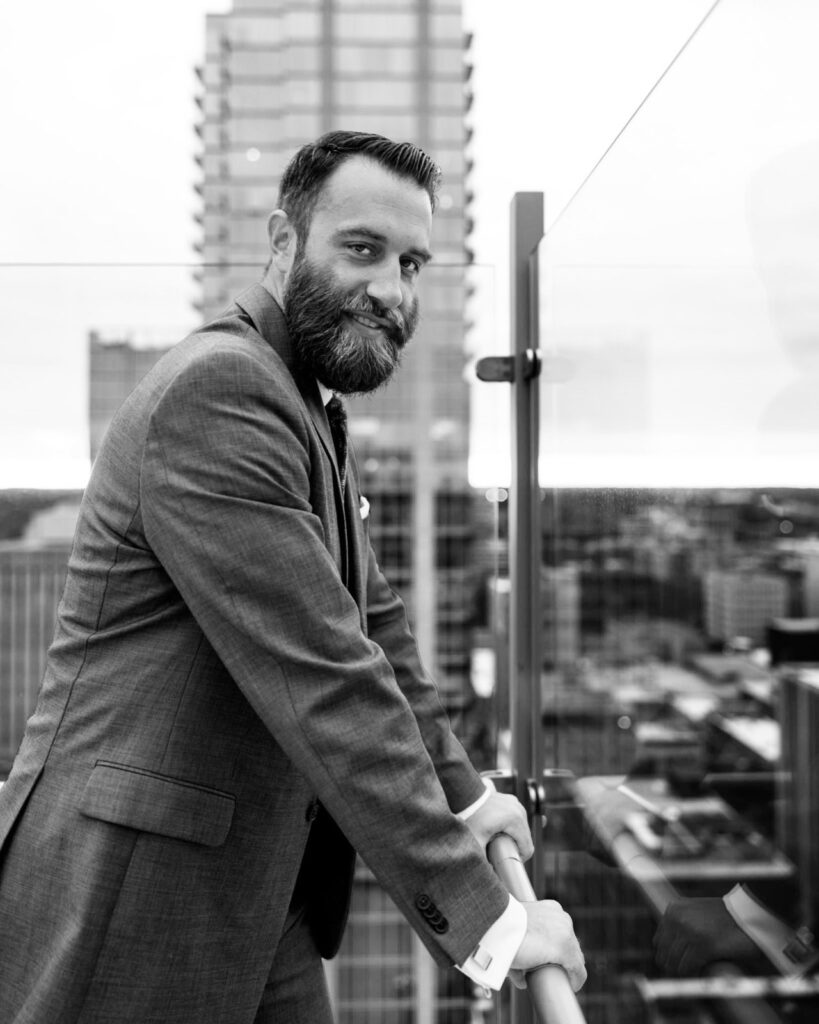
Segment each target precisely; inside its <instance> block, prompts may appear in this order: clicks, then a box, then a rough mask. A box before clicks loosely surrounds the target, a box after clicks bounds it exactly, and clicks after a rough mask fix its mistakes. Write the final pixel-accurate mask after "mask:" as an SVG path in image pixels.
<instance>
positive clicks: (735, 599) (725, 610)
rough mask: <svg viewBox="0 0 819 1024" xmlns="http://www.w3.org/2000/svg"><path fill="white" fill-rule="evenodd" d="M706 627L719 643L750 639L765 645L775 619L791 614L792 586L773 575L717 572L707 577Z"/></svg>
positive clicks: (705, 584)
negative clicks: (737, 638)
mask: <svg viewBox="0 0 819 1024" xmlns="http://www.w3.org/2000/svg"><path fill="white" fill-rule="evenodd" d="M704 596H705V602H704V603H705V625H706V631H707V633H708V636H709V637H711V638H712V639H715V640H731V639H733V638H735V637H746V638H747V639H749V640H751V641H752V642H753V643H754V644H757V645H763V644H764V643H765V640H766V635H767V633H766V631H767V627H768V625H769V624H770V622H771V620H772V619H781V618H785V617H786V616H787V613H788V584H787V582H786V581H785V580H784V579H783V578H782V577H781V576H776V575H774V574H772V573H766V572H762V571H756V570H745V569H725V570H723V569H714V570H712V571H711V572H708V573H706V574H705V578H704Z"/></svg>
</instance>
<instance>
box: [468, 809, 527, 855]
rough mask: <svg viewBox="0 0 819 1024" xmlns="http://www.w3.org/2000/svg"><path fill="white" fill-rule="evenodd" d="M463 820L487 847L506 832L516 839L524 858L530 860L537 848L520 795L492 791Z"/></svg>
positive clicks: (482, 845) (484, 848)
mask: <svg viewBox="0 0 819 1024" xmlns="http://www.w3.org/2000/svg"><path fill="white" fill-rule="evenodd" d="M464 824H465V825H468V826H469V828H470V829H471V830H472V834H473V835H474V836H475V838H476V839H477V840H478V842H479V843H480V844H481V849H482V850H484V851H485V850H486V847H487V845H488V843H489V840H490V839H492V838H493V837H494V836H496V835H499V834H500V833H501V832H505V833H506V835H508V836H511V838H512V839H514V841H515V845H516V846H517V848H518V852H519V853H520V856H521V859H522V860H528V859H529V858H530V857H531V856H532V854H533V853H534V852H535V847H534V844H533V843H532V833H531V832H530V830H529V821H528V819H527V817H526V811H525V810H524V809H523V804H522V803H521V802H520V801H519V800H518V799H517V797H514V796H508V795H507V794H506V793H492V794H491V795H490V797H489V799H488V800H487V801H486V803H484V804H483V805H482V806H481V807H479V808H478V810H477V811H475V813H474V814H472V815H470V816H469V817H468V818H467V819H466V821H465V822H464Z"/></svg>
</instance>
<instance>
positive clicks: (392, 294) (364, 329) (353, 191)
mask: <svg viewBox="0 0 819 1024" xmlns="http://www.w3.org/2000/svg"><path fill="white" fill-rule="evenodd" d="M431 223H432V210H431V206H430V201H429V197H428V195H427V193H426V192H425V191H424V189H422V188H421V187H420V186H418V185H416V184H415V183H414V182H413V181H412V180H410V179H406V178H401V177H398V176H396V175H394V174H392V173H391V172H390V171H388V170H386V169H385V168H383V167H381V166H380V165H379V164H378V163H376V162H375V161H373V160H370V159H369V158H366V157H358V156H356V157H351V158H350V159H348V160H346V161H345V162H344V163H343V164H341V166H340V167H339V168H337V170H336V171H334V172H333V174H332V175H331V176H330V178H329V179H328V181H327V184H326V185H325V187H324V190H323V192H322V194H321V196H320V197H319V200H318V203H317V204H316V207H315V210H314V211H313V216H312V219H311V222H310V227H309V230H308V233H307V238H306V239H300V240H299V246H298V249H297V251H296V254H295V257H294V260H293V264H292V266H291V268H290V271H289V273H288V274H287V276H286V278H285V287H284V312H285V317H286V319H287V324H288V328H289V331H290V336H291V341H292V343H293V350H294V353H295V356H296V361H297V363H298V364H299V368H300V369H301V370H302V371H303V372H306V373H309V374H311V375H313V376H314V377H316V378H317V379H318V380H320V381H321V383H322V384H324V385H325V387H328V388H330V389H331V390H333V391H337V392H339V393H341V394H361V393H365V392H368V391H373V390H374V389H375V388H377V387H379V386H380V385H382V384H385V383H386V382H387V381H388V380H389V379H390V377H391V376H392V374H393V372H394V371H395V369H396V367H397V366H398V363H399V361H400V357H401V352H402V350H403V348H404V346H405V345H406V343H407V342H408V341H409V339H410V337H411V336H412V333H413V331H414V330H415V326H416V323H417V320H418V299H417V294H416V291H417V282H418V274H419V272H420V270H421V268H422V267H423V266H424V264H425V263H426V262H427V260H428V259H429V258H430V253H429V237H430V230H431Z"/></svg>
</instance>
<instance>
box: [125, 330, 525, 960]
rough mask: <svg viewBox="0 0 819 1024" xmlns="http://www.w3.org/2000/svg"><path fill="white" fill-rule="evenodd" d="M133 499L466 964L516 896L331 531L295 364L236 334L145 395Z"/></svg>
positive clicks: (378, 868)
mask: <svg viewBox="0 0 819 1024" xmlns="http://www.w3.org/2000/svg"><path fill="white" fill-rule="evenodd" d="M140 497H141V512H142V518H143V523H144V527H145V532H146V537H147V539H148V542H149V543H150V544H151V547H152V548H153V550H154V552H155V554H156V555H157V557H158V558H159V559H160V561H161V562H162V564H163V566H164V568H165V570H166V571H167V572H168V574H169V576H170V577H171V579H172V580H173V582H174V584H175V586H176V587H177V589H178V590H179V592H180V594H181V595H182V597H183V599H184V600H185V602H186V603H187V605H188V607H189V608H190V610H191V612H192V614H193V615H194V616H195V617H196V619H197V621H198V622H199V624H200V626H201V628H202V630H203V632H204V633H205V635H206V636H207V638H208V640H209V642H210V643H211V644H212V646H213V647H214V649H215V650H216V652H217V654H218V655H219V657H220V658H221V660H222V661H223V663H224V664H225V666H226V668H227V669H228V671H229V672H230V674H231V676H232V678H233V679H234V681H235V683H236V685H237V686H238V687H240V688H241V690H242V692H243V694H244V695H245V697H246V699H247V700H248V701H249V702H250V704H251V705H252V707H253V708H254V710H255V711H256V713H257V714H258V715H259V717H260V718H261V719H262V721H263V722H264V723H265V726H266V727H267V728H268V730H269V731H270V733H271V734H272V736H273V738H274V739H275V741H276V742H277V743H278V744H279V745H280V746H281V747H282V748H283V749H284V751H285V752H286V754H287V755H288V757H289V758H290V759H291V760H292V761H293V762H294V763H295V765H296V766H297V767H298V769H299V770H300V771H301V772H302V773H303V774H304V775H305V776H306V777H307V778H309V779H310V780H311V783H312V785H313V786H314V787H315V790H316V792H317V794H318V796H319V798H320V799H321V801H322V803H323V804H324V805H325V806H326V807H327V809H328V811H329V812H330V814H331V815H332V816H333V818H334V819H335V821H336V822H337V824H338V825H339V827H340V828H341V829H342V830H343V831H344V833H345V834H346V835H347V838H348V839H349V840H350V842H351V843H352V844H353V846H354V847H355V848H356V849H357V850H358V851H359V852H360V853H361V855H362V856H363V857H364V859H365V860H366V861H367V863H368V864H369V866H370V868H371V869H372V870H373V872H374V874H375V875H376V877H377V878H378V879H379V881H380V882H381V884H382V885H383V886H384V887H385V888H386V889H387V891H388V892H389V893H390V895H391V896H392V898H393V899H394V900H395V902H396V904H397V905H398V907H399V909H400V910H401V911H402V913H403V914H404V915H405V916H406V917H407V919H408V920H409V921H410V923H411V924H412V925H413V927H414V928H415V929H416V931H417V932H418V934H419V935H420V936H421V938H422V940H423V941H424V942H425V944H426V945H427V947H428V948H429V949H430V952H431V953H432V954H433V956H434V957H435V958H436V959H437V960H438V961H439V962H441V963H446V962H449V963H453V962H454V963H461V962H463V961H464V960H465V959H466V957H467V956H468V955H469V953H470V952H471V951H472V950H473V949H474V947H475V946H476V944H477V942H478V940H479V939H480V937H481V936H482V935H483V934H484V933H485V932H486V930H487V929H488V928H489V926H490V925H491V924H492V923H493V922H494V921H495V920H496V919H497V918H498V917H499V916H500V914H501V913H502V912H503V910H504V909H505V907H506V905H507V902H508V896H507V894H506V893H505V891H504V890H503V888H502V886H501V885H500V883H499V882H498V881H497V880H496V878H495V876H494V874H493V872H492V870H491V868H490V867H489V865H488V864H487V862H486V860H485V857H484V855H483V851H482V850H480V848H479V846H478V844H477V843H476V842H475V840H474V838H473V837H472V834H471V832H470V831H469V829H468V828H467V827H466V826H465V825H464V824H462V823H461V822H460V821H458V820H457V818H456V817H455V816H454V815H453V814H452V812H451V809H450V807H449V806H448V802H447V799H446V796H445V794H444V791H443V789H442V786H441V783H440V782H439V779H438V775H437V773H436V770H435V766H434V765H433V762H432V760H431V758H430V756H429V753H428V749H427V746H428V744H429V742H430V741H429V737H427V743H425V739H424V737H423V736H422V733H421V728H419V717H418V716H417V715H416V714H415V713H413V708H412V707H411V706H410V703H409V702H408V700H407V698H406V696H405V694H404V693H402V691H401V688H400V687H399V686H398V685H397V683H396V678H395V674H394V672H393V669H392V668H391V666H390V664H389V662H388V660H387V658H386V657H385V655H384V652H383V651H382V649H381V647H380V646H379V645H378V644H377V643H374V642H373V641H372V640H370V639H368V638H367V637H366V636H365V635H364V632H363V630H362V628H361V619H360V614H359V610H358V607H357V605H356V603H355V601H354V600H353V599H352V597H351V596H350V594H349V592H348V591H347V589H346V588H345V586H344V585H343V582H342V580H341V577H340V575H339V572H338V570H337V567H336V565H335V562H334V561H333V559H332V557H331V556H330V554H329V551H328V549H327V547H326V546H325V544H324V538H323V527H322V523H321V520H320V518H319V517H318V516H317V515H316V514H315V513H314V511H313V509H312V507H311V504H310V437H309V426H308V414H307V412H306V410H305V408H304V405H303V403H302V402H301V400H300V397H299V395H298V393H297V392H296V390H295V388H294V387H293V385H292V380H290V378H289V376H288V375H287V374H285V373H283V372H282V373H276V372H272V371H271V366H270V361H269V360H263V359H261V358H258V357H257V356H255V355H253V354H252V353H248V352H246V351H244V350H242V351H239V350H234V349H230V348H228V349H222V350H220V349H218V348H217V350H216V351H215V352H211V353H210V354H209V355H208V357H207V358H205V359H198V360H196V361H194V362H193V363H192V364H190V365H188V366H187V367H186V368H185V369H184V370H183V371H181V372H180V374H179V376H178V377H177V378H175V379H174V381H172V383H171V384H170V385H169V386H168V388H167V389H166V390H165V392H164V394H163V395H162V397H161V398H160V400H159V401H158V403H157V405H156V407H155V409H154V411H153V414H152V417H151V421H150V425H149V429H148V435H147V438H146V442H145V448H144V454H143V460H142V469H141V483H140ZM375 615H376V617H377V616H378V612H377V611H376V612H375ZM426 720H427V716H426V715H425V714H421V716H420V721H421V723H424V722H425V721H426ZM423 728H425V729H427V728H428V726H427V725H423ZM436 728H437V726H436ZM433 745H434V744H433ZM445 745H446V744H444V746H445ZM444 774H446V772H445V773H444ZM425 900H428V901H430V902H431V904H432V906H433V907H437V908H438V910H439V911H440V916H436V915H435V914H430V912H429V902H425ZM442 922H443V924H442Z"/></svg>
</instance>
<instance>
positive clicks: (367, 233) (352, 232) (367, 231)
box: [336, 225, 433, 263]
mask: <svg viewBox="0 0 819 1024" xmlns="http://www.w3.org/2000/svg"><path fill="white" fill-rule="evenodd" d="M352 236H355V237H357V238H369V239H370V241H372V242H378V243H379V244H381V245H384V244H385V243H386V242H387V237H386V236H385V235H382V234H381V233H380V232H378V231H373V229H372V228H365V227H356V226H355V225H352V226H351V227H346V228H339V230H338V231H337V232H336V237H337V238H348V237H352ZM407 252H408V253H409V255H410V256H414V257H415V258H416V259H418V260H420V261H421V262H422V263H429V261H430V260H431V259H432V258H433V256H432V253H431V252H430V251H429V249H425V248H423V247H421V248H417V247H416V246H413V247H412V248H410V249H408V250H407Z"/></svg>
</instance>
